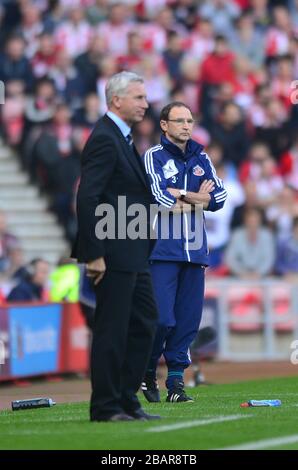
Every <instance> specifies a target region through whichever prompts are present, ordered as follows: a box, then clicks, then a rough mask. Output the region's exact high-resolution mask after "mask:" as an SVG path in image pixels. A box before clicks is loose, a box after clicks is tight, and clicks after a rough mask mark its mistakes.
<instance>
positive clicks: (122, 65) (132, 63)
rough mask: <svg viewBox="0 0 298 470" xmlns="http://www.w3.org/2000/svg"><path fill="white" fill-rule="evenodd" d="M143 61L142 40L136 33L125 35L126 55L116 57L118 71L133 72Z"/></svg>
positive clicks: (131, 32)
mask: <svg viewBox="0 0 298 470" xmlns="http://www.w3.org/2000/svg"><path fill="white" fill-rule="evenodd" d="M143 59H144V48H143V40H142V37H141V35H140V33H139V32H138V31H130V32H129V33H128V35H127V53H126V54H124V55H120V56H118V57H117V63H118V67H119V70H121V71H122V70H135V69H136V67H138V65H139V64H140V62H141V61H142V60H143Z"/></svg>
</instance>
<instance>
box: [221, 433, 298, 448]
mask: <svg viewBox="0 0 298 470" xmlns="http://www.w3.org/2000/svg"><path fill="white" fill-rule="evenodd" d="M295 442H298V434H294V435H292V436H284V437H275V438H272V439H263V440H262V441H255V442H247V443H246V444H239V445H237V446H233V447H222V448H221V449H218V450H259V449H267V448H268V447H277V446H282V445H286V444H293V443H295Z"/></svg>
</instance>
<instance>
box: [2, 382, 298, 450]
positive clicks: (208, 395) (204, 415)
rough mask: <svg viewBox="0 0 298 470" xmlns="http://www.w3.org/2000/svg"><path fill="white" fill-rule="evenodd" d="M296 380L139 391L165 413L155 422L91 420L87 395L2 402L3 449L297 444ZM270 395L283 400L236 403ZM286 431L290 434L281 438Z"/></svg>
mask: <svg viewBox="0 0 298 470" xmlns="http://www.w3.org/2000/svg"><path fill="white" fill-rule="evenodd" d="M297 386H298V378H295V377H294V378H293V377H292V378H282V379H272V380H262V381H251V382H241V383H235V384H229V385H211V386H208V387H205V386H201V387H198V388H195V389H189V390H188V393H189V394H190V395H192V396H193V397H194V398H195V402H194V403H185V404H184V403H181V404H180V403H176V404H168V403H165V401H164V400H165V392H162V403H157V404H148V403H147V402H145V401H144V400H143V397H141V399H142V403H143V405H144V408H145V409H146V411H148V412H151V413H159V414H160V415H162V416H163V419H162V420H159V421H154V422H137V421H134V422H128V423H120V424H119V423H90V422H89V421H88V403H69V404H62V405H56V406H55V407H53V408H43V409H37V410H27V411H17V412H12V411H9V410H4V411H1V412H0V436H1V439H0V449H102V450H115V449H118V450H124V449H126V450H129V449H130V450H137V449H143V450H158V449H161V450H173V449H179V450H201V449H219V448H230V447H234V446H239V445H241V444H242V445H244V444H250V445H251V443H256V442H259V441H263V440H267V439H269V440H271V439H277V443H276V445H274V446H272V444H271V445H270V448H274V449H298V426H297V423H298V416H297V415H298V390H297ZM53 398H54V399H55V397H53ZM269 398H272V399H274V398H279V399H281V400H282V406H281V407H276V408H240V403H242V402H244V401H247V400H249V399H269ZM177 425H179V426H181V427H180V428H179V429H175V426H177ZM153 428H154V429H153ZM155 428H156V429H155ZM295 435H296V436H297V439H296V440H295ZM284 437H286V438H287V439H288V438H289V437H290V440H291V439H292V441H293V440H294V441H295V442H290V443H289V442H287V443H286V444H285V443H280V442H279V440H280V439H282V438H284ZM264 446H265V447H264V449H266V443H265V444H264Z"/></svg>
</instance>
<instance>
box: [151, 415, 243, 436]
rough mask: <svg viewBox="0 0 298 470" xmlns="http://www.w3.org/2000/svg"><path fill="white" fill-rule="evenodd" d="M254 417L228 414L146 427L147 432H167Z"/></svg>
mask: <svg viewBox="0 0 298 470" xmlns="http://www.w3.org/2000/svg"><path fill="white" fill-rule="evenodd" d="M244 418H252V416H247V415H228V416H215V417H214V418H206V419H197V420H194V421H184V422H182V423H176V424H168V425H165V426H155V427H152V428H148V429H146V432H166V431H176V430H177V429H186V428H194V427H196V426H207V425H208V424H213V423H223V422H225V421H236V420H237V419H244Z"/></svg>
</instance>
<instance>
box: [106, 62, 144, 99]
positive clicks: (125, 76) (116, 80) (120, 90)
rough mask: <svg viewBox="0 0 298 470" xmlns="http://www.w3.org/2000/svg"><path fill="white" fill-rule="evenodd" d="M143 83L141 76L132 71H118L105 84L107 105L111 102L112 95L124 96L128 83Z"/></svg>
mask: <svg viewBox="0 0 298 470" xmlns="http://www.w3.org/2000/svg"><path fill="white" fill-rule="evenodd" d="M134 82H139V83H144V80H143V78H142V77H141V76H140V75H138V74H137V73H134V72H126V71H123V72H120V73H116V74H115V75H113V76H112V77H111V78H110V79H109V80H108V82H107V84H106V101H107V105H108V107H109V106H110V105H111V104H112V99H113V96H124V95H125V93H126V90H127V87H128V85H130V83H134Z"/></svg>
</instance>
